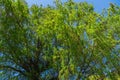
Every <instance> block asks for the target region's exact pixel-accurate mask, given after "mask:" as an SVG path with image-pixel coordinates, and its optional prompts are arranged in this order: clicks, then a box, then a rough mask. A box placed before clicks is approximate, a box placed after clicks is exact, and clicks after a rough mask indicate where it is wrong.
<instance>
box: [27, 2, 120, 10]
mask: <svg viewBox="0 0 120 80" xmlns="http://www.w3.org/2000/svg"><path fill="white" fill-rule="evenodd" d="M26 1H27V3H28V5H29V6H31V5H32V4H37V5H40V4H42V5H43V6H46V5H47V4H50V5H53V1H54V0H26ZM62 1H67V0H62ZM74 1H76V2H81V1H87V2H89V3H91V4H93V5H94V7H95V11H97V12H101V11H102V9H103V8H108V7H109V3H110V2H112V3H115V4H118V5H120V0H74Z"/></svg>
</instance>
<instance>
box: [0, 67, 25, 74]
mask: <svg viewBox="0 0 120 80" xmlns="http://www.w3.org/2000/svg"><path fill="white" fill-rule="evenodd" d="M0 68H1V69H11V70H13V71H16V72H19V73H20V74H22V75H24V76H26V74H25V73H24V72H23V71H21V70H19V69H16V68H14V67H12V66H7V65H0Z"/></svg>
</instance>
